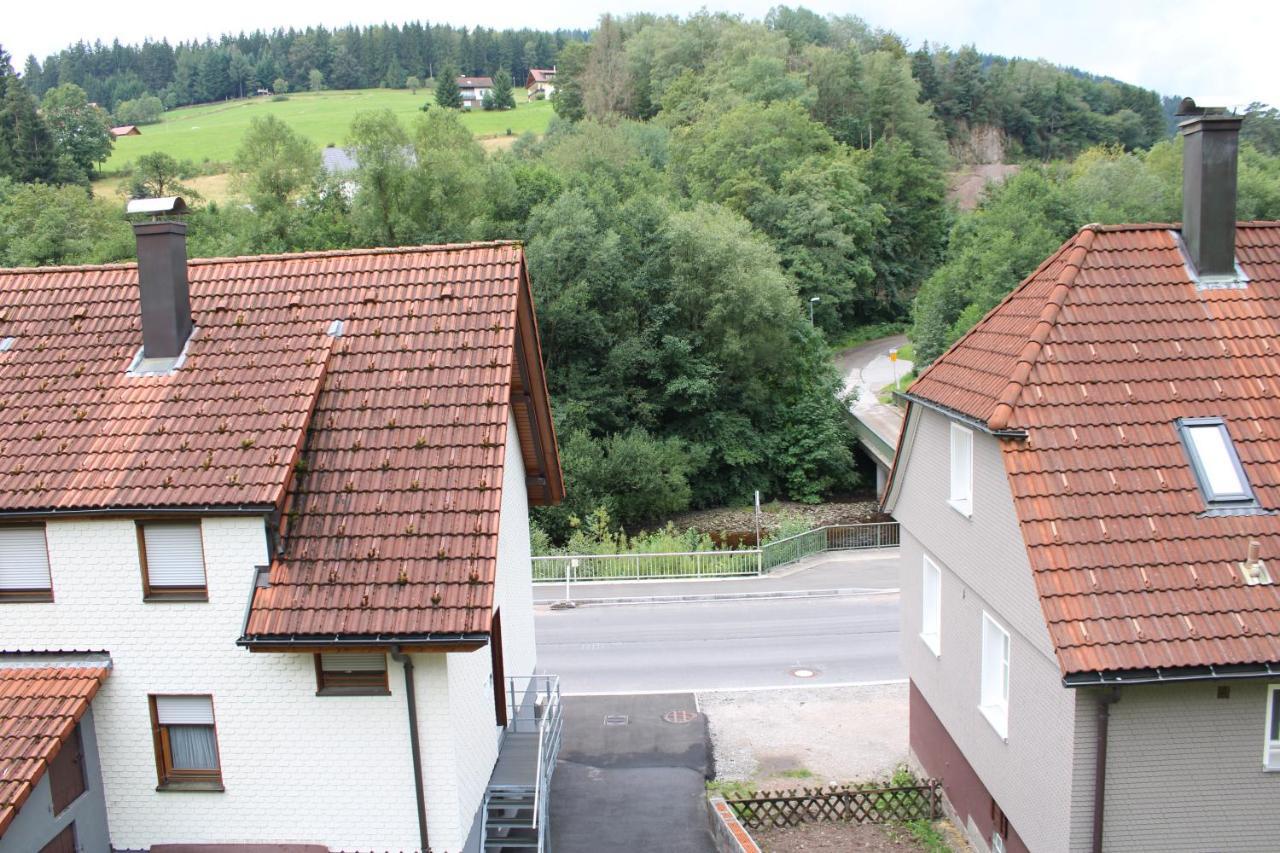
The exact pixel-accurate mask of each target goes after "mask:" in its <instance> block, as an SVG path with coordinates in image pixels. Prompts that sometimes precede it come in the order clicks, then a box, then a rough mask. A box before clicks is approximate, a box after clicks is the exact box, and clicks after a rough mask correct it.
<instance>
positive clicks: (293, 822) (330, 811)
mask: <svg viewBox="0 0 1280 853" xmlns="http://www.w3.org/2000/svg"><path fill="white" fill-rule="evenodd" d="M46 529H47V537H48V543H49V556H50V564H51V567H52V576H53V590H54V597H55V603H52V604H6V605H0V607H2V610H3V621H2V622H0V643H2V644H3V647H6V648H34V649H42V648H48V649H101V650H104V651H108V652H110V653H111V658H112V663H113V668H112V672H111V676H110V677H109V678H108V679H107V680H106V683H105V684H104V685H103V687H102V689H101V692H100V693H99V694H98V696H97V698H96V699H95V700H94V703H93V709H94V715H95V723H96V728H97V740H98V749H99V754H100V757H101V763H102V776H103V787H104V790H105V794H106V800H107V811H108V815H109V819H110V825H111V834H112V842H113V844H114V845H115V846H116V847H117V848H126V849H129V848H133V849H136V848H145V847H147V846H148V845H151V844H157V843H164V842H270V841H281V842H284V841H288V842H299V843H317V844H326V845H328V846H330V847H333V848H336V849H364V850H368V849H394V850H412V849H416V848H417V846H418V845H417V840H418V830H417V810H416V805H415V799H414V794H413V768H412V763H411V758H410V752H409V746H408V743H409V741H408V724H407V717H406V712H405V696H404V689H403V687H404V680H403V675H402V671H401V670H400V667H399V666H397V665H395V664H394V663H392V664H390V666H389V673H388V675H389V684H390V688H391V695H390V696H357V697H340V696H326V697H318V696H316V695H315V691H316V677H315V667H314V662H313V658H312V656H311V655H309V654H277V653H270V654H266V653H256V654H255V653H250V652H248V651H246V650H245V649H243V648H240V647H239V646H237V645H236V644H235V641H236V639H237V638H238V637H239V635H240V631H241V628H242V624H243V619H244V613H245V606H246V604H247V602H248V595H249V589H250V585H251V583H252V576H253V572H254V567H255V566H258V565H263V564H265V563H266V562H267V544H266V536H265V527H264V523H263V520H262V519H261V518H248V517H244V518H206V519H204V521H203V538H204V550H205V565H206V572H207V580H208V591H209V600H208V601H207V602H166V603H155V602H153V603H146V602H144V601H143V600H142V585H141V574H140V567H139V559H138V543H137V533H136V529H135V526H134V523H133V522H132V521H130V520H127V519H116V520H85V519H81V520H66V521H52V522H50V523H49V524H48V525H47V528H46ZM415 661H416V662H417V665H418V679H417V681H418V696H419V701H420V704H421V710H420V713H421V716H422V720H423V730H424V731H426V732H434V733H436V738H435V740H428V741H427V744H428V745H429V747H430V751H428V750H424V751H425V752H428V754H426V755H424V763H425V764H426V767H427V768H428V772H429V774H433V775H429V777H428V778H429V780H430V782H431V784H429V785H428V796H429V802H428V807H429V809H430V810H431V812H432V821H431V825H432V829H433V831H437V825H438V832H439V834H440V836H441V838H442V839H443V838H447V837H457V836H459V835H460V834H461V829H460V828H459V827H458V826H457V825H456V823H457V817H456V816H457V814H458V809H457V806H456V804H455V805H452V806H451V807H450V800H451V798H452V802H453V803H456V794H454V793H451V789H453V788H456V782H452V781H451V780H450V778H449V775H448V773H447V772H445V768H446V767H447V768H449V769H453V762H452V760H447V759H444V758H438V757H437V755H436V754H435V753H436V752H438V751H439V750H440V741H441V740H448V735H447V732H448V720H449V716H450V715H449V697H448V693H447V686H448V679H447V677H446V669H445V661H444V656H442V655H417V656H415ZM153 693H209V694H212V696H213V707H214V716H215V719H216V722H217V732H218V748H219V751H220V754H221V764H222V776H223V782H224V785H225V787H226V790H225V792H222V793H193V792H176V791H167V792H158V791H156V784H157V778H156V766H155V754H154V750H153V747H152V734H151V720H150V715H149V708H148V702H147V695H148V694H153ZM441 849H443V850H447V849H449V848H441Z"/></svg>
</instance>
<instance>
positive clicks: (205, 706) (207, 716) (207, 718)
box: [156, 696, 213, 726]
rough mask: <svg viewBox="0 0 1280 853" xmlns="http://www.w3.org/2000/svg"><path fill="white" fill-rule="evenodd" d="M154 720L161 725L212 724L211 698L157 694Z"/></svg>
mask: <svg viewBox="0 0 1280 853" xmlns="http://www.w3.org/2000/svg"><path fill="white" fill-rule="evenodd" d="M156 722H158V723H159V724H160V725H162V726H212V725H213V699H211V698H210V697H208V696H157V697H156Z"/></svg>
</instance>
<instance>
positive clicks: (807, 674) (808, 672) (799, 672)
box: [788, 666, 818, 678]
mask: <svg viewBox="0 0 1280 853" xmlns="http://www.w3.org/2000/svg"><path fill="white" fill-rule="evenodd" d="M788 671H789V672H790V673H791V674H792V675H794V676H795V677H796V678H813V677H814V676H815V675H817V674H818V671H817V670H816V669H809V668H807V667H803V666H797V667H795V668H793V669H791V670H788Z"/></svg>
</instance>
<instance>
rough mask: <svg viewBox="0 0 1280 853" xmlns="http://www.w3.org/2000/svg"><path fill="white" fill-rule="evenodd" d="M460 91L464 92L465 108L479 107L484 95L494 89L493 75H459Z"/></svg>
mask: <svg viewBox="0 0 1280 853" xmlns="http://www.w3.org/2000/svg"><path fill="white" fill-rule="evenodd" d="M458 91H459V92H460V93H461V94H462V108H463V109H464V110H470V109H474V108H476V107H479V106H480V105H481V103H482V102H483V101H484V96H485V95H487V94H489V93H490V92H491V91H493V78H492V77H459V78H458Z"/></svg>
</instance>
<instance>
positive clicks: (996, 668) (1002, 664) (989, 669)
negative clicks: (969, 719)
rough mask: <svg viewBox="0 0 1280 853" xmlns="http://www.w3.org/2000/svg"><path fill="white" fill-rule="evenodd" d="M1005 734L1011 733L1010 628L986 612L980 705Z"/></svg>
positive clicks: (997, 727) (983, 624)
mask: <svg viewBox="0 0 1280 853" xmlns="http://www.w3.org/2000/svg"><path fill="white" fill-rule="evenodd" d="M978 707H979V709H980V710H981V711H982V713H983V715H984V716H986V718H987V721H988V722H990V723H991V726H992V727H993V728H994V729H995V730H996V732H997V733H998V734H999V735H1000V737H1002V738H1007V737H1008V736H1009V632H1008V631H1006V630H1005V629H1004V628H1001V627H1000V624H999V623H998V622H996V620H994V619H992V618H991V616H990V615H989V614H987V613H983V614H982V698H981V701H980V703H979V705H978Z"/></svg>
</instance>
